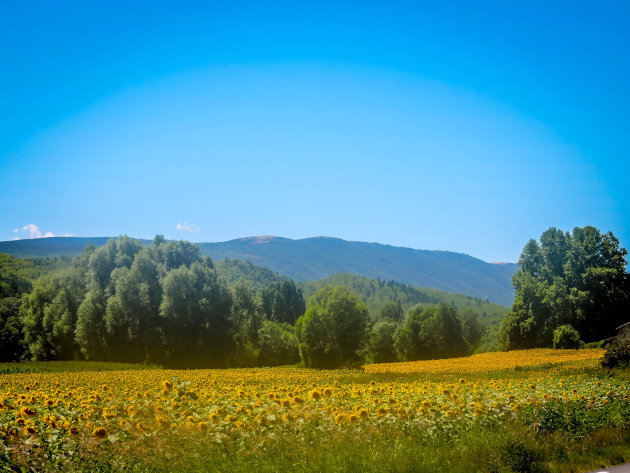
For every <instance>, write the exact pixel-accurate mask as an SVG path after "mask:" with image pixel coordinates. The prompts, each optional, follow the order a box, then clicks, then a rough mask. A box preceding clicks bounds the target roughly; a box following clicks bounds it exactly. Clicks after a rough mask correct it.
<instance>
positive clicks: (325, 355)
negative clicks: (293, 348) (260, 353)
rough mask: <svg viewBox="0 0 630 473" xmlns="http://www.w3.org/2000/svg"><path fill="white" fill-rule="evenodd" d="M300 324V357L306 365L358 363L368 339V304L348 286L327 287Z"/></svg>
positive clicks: (315, 295)
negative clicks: (366, 305)
mask: <svg viewBox="0 0 630 473" xmlns="http://www.w3.org/2000/svg"><path fill="white" fill-rule="evenodd" d="M309 306H310V307H309V309H308V310H307V311H306V313H305V314H304V315H303V316H302V317H300V318H299V319H298V321H297V325H296V334H297V338H298V341H299V347H300V357H301V358H302V361H303V362H304V364H305V365H306V366H309V367H314V368H335V367H339V366H357V365H359V364H361V362H362V360H363V354H362V349H363V347H364V345H365V342H366V338H367V326H368V311H367V307H365V305H364V304H363V303H362V302H361V301H360V300H359V299H358V298H357V297H356V296H355V295H354V294H352V293H351V292H350V291H349V290H348V289H347V288H345V287H343V286H338V287H331V286H326V287H324V288H322V289H320V290H319V291H317V292H316V293H315V294H313V296H311V299H310V301H309Z"/></svg>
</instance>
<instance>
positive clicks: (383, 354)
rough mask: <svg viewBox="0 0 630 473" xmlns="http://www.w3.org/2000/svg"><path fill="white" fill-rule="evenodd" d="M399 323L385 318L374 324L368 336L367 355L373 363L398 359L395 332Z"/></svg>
mask: <svg viewBox="0 0 630 473" xmlns="http://www.w3.org/2000/svg"><path fill="white" fill-rule="evenodd" d="M397 329H398V324H397V323H396V322H395V321H393V320H384V321H382V322H377V323H376V324H374V326H373V327H372V329H371V330H370V336H369V338H368V347H367V357H368V359H369V360H370V361H371V362H372V363H389V362H392V361H398V356H397V354H396V347H395V345H394V334H395V333H396V330H397Z"/></svg>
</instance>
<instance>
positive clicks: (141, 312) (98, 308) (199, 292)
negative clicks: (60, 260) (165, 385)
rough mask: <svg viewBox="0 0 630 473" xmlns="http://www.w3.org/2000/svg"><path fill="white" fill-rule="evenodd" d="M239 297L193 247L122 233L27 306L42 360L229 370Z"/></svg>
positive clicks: (48, 283)
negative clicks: (144, 240) (147, 242)
mask: <svg viewBox="0 0 630 473" xmlns="http://www.w3.org/2000/svg"><path fill="white" fill-rule="evenodd" d="M231 311H232V295H231V292H230V291H229V290H228V288H227V286H226V285H225V283H224V282H223V281H222V280H221V279H220V277H219V276H218V274H217V272H216V270H215V269H214V267H213V264H212V261H211V260H210V259H208V258H202V257H201V254H200V252H199V248H198V247H197V246H195V245H192V244H191V243H188V242H183V241H181V242H168V243H167V242H165V241H164V238H163V237H161V236H159V235H158V236H156V238H155V239H154V241H153V244H151V245H146V246H145V245H142V243H141V242H140V241H138V240H133V239H131V238H129V237H126V236H121V237H119V238H117V239H116V240H114V239H111V240H110V241H109V242H108V243H107V244H106V245H104V246H102V247H100V248H98V249H96V248H95V247H94V246H93V245H88V246H87V247H86V248H85V250H84V252H83V253H82V254H81V255H79V256H77V257H76V258H74V260H73V261H72V265H71V267H70V268H68V269H66V270H63V271H59V272H56V273H53V274H51V275H49V276H47V277H44V278H41V279H40V280H38V281H36V283H35V285H34V287H33V291H32V292H31V293H30V294H26V295H25V296H24V298H23V303H22V307H21V315H22V321H23V323H24V339H25V342H26V344H27V345H28V347H29V350H30V352H31V354H32V356H33V359H35V360H72V359H87V360H116V361H126V362H160V363H167V364H172V365H180V366H181V365H182V364H185V365H186V366H199V365H205V366H216V365H220V366H225V365H226V364H227V363H228V358H229V354H230V353H231V348H232V344H233V342H234V332H235V328H234V326H233V319H232V312H231Z"/></svg>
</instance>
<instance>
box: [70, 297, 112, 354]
mask: <svg viewBox="0 0 630 473" xmlns="http://www.w3.org/2000/svg"><path fill="white" fill-rule="evenodd" d="M75 339H76V342H77V344H78V345H79V349H80V350H81V353H83V356H84V357H85V359H86V360H106V359H107V354H108V353H107V345H106V340H105V295H104V294H103V291H101V289H100V288H99V287H98V286H94V287H92V288H90V289H89V290H88V292H87V294H86V296H85V299H83V302H81V305H80V306H79V310H78V314H77V326H76V330H75Z"/></svg>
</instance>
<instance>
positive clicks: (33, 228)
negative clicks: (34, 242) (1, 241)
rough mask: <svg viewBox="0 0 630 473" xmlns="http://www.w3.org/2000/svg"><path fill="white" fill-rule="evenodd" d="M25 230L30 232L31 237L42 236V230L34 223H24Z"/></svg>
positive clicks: (23, 229)
mask: <svg viewBox="0 0 630 473" xmlns="http://www.w3.org/2000/svg"><path fill="white" fill-rule="evenodd" d="M22 231H23V232H28V233H29V238H41V237H42V232H40V231H39V227H38V226H37V225H33V224H32V223H29V224H28V225H24V226H23V227H22Z"/></svg>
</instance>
